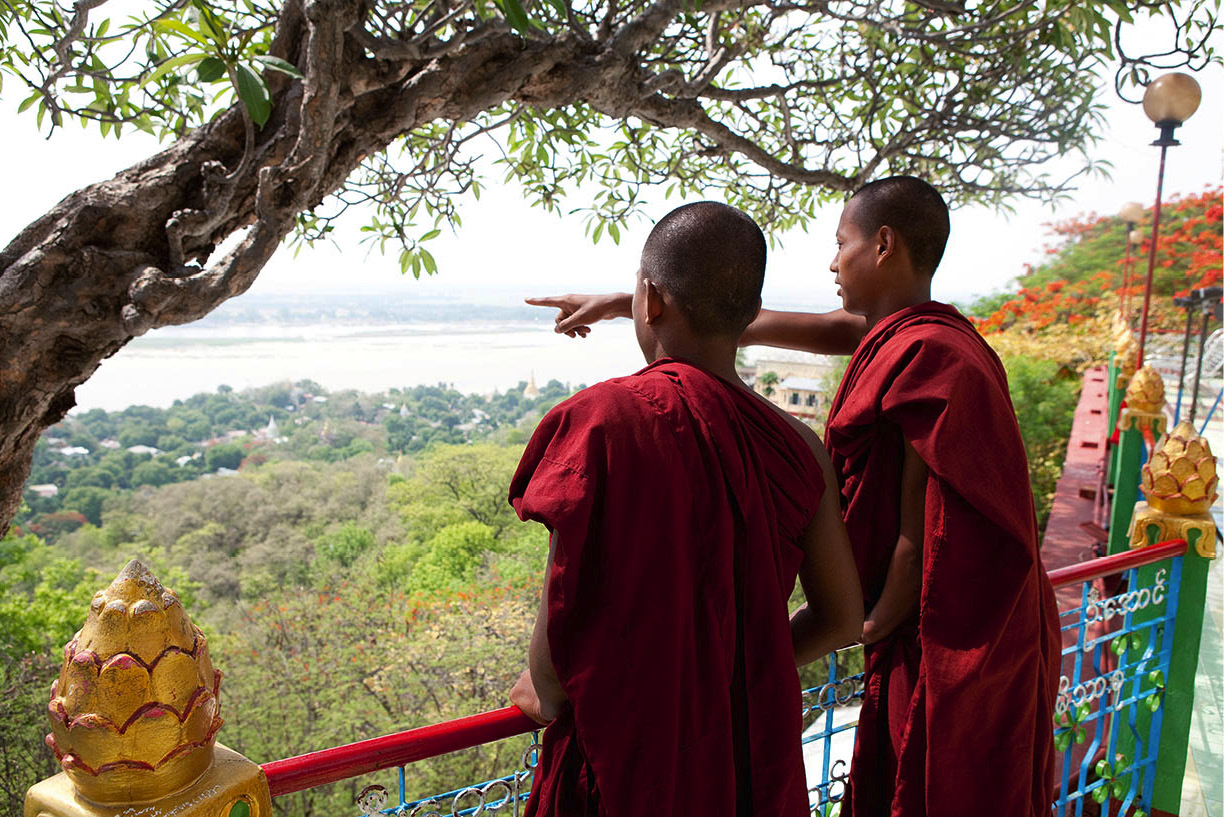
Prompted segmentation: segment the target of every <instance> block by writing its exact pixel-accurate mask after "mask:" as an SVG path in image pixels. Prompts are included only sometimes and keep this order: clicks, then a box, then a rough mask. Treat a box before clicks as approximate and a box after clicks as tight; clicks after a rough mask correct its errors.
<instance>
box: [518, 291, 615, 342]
mask: <svg viewBox="0 0 1224 817" xmlns="http://www.w3.org/2000/svg"><path fill="white" fill-rule="evenodd" d="M524 300H525V301H526V302H527V303H529V304H531V305H532V306H548V307H552V308H554V309H556V310H557V316H556V317H555V318H554V319H553V322H554V323H555V324H556V325H555V326H554V327H553V331H555V332H557V333H558V334H561V335H569V336H570V337H571V338H575V337H578V338H585V337H586V336H587V335H588V334H589V333H590V331H591V324H593V323H598V322H599V321H609V320H613V319H615V318H630V317H633V296H632V295H631V294H629V293H628V292H607V293H601V294H599V295H550V296H548V297H545V298H525V299H524Z"/></svg>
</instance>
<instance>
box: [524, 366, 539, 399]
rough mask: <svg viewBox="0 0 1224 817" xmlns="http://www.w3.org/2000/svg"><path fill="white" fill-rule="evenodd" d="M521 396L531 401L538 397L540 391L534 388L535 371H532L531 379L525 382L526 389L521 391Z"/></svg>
mask: <svg viewBox="0 0 1224 817" xmlns="http://www.w3.org/2000/svg"><path fill="white" fill-rule="evenodd" d="M523 396H524V397H526V398H529V399H531V400H534V399H535V398H537V397H539V396H540V390H539V389H538V388H536V384H535V371H534V370H533V371H532V372H531V379H530V380H528V381H527V387H526V388H524V389H523Z"/></svg>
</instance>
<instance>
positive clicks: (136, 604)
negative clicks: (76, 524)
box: [25, 560, 272, 817]
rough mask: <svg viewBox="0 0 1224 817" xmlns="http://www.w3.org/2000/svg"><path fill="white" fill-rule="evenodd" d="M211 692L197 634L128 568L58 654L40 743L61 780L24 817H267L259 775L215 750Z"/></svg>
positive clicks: (33, 798)
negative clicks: (52, 754) (56, 764)
mask: <svg viewBox="0 0 1224 817" xmlns="http://www.w3.org/2000/svg"><path fill="white" fill-rule="evenodd" d="M220 691H221V673H220V672H218V671H216V670H214V669H213V666H212V662H211V661H210V660H209V657H208V641H207V639H205V637H204V634H203V633H202V632H201V631H200V630H199V628H198V627H196V626H195V625H194V624H192V623H191V619H190V618H189V617H188V616H187V612H186V611H185V610H184V609H183V605H182V604H181V603H180V602H179V599H178V596H177V595H175V594H174V592H173V591H171V590H167V589H166V588H164V587H162V585H161V583H160V582H158V580H157V579H156V578H155V577H154V576H153V574H152V573H150V572H149V570H148V568H146V567H145V566H144V565H142V564H140V562H138V561H136V560H132V561H131V562H129V563H128V564H127V566H126V567H124V568H123V570H122V571H121V572H120V573H119V575H118V576H116V577H115V580H114V581H113V582H111V585H110V586H109V587H108V588H106V589H105V590H102V591H99V592H98V593H97V594H96V595H95V596H94V597H93V602H92V603H91V604H90V606H89V613H88V615H87V617H86V619H85V626H83V627H82V628H81V629H80V631H78V632H77V634H76V636H74V637H73V639H72V641H70V642H68V644H67V645H66V646H65V647H64V663H63V667H62V669H61V670H60V675H59V678H58V679H57V680H56V681H55V682H54V683H53V684H52V685H51V701H50V704H49V707H48V710H49V713H50V718H51V734H49V735H48V736H47V745H48V746H50V747H51V750H52V751H53V752H55V756H56V758H57V759H58V760H59V762H60V766H61V767H62V768H63V770H64V771H63V772H62V773H61V774H58V775H56V776H54V777H51V778H48V779H46V780H43V781H42V782H40V783H36V784H35V785H33V786H31V787H30V789H29V791H27V792H26V798H25V817H112V815H121V814H132V815H137V814H138V815H146V816H147V817H156V816H157V815H174V817H205V816H206V815H207V817H271V814H272V800H271V797H270V795H269V793H268V782H267V779H266V778H265V777H264V774H263V771H262V770H261V769H260V768H259V767H258V766H256V765H255V764H254V763H252V762H251V761H249V760H247V759H246V758H244V757H243V756H242V755H240V754H238V753H237V752H235V751H232V750H230V749H227V748H225V747H224V746H222V745H221V744H219V743H216V735H217V730H218V729H220V728H221V724H222V720H221V704H220V701H219V699H218V695H219V694H220ZM137 806H138V807H139V808H135V807H137Z"/></svg>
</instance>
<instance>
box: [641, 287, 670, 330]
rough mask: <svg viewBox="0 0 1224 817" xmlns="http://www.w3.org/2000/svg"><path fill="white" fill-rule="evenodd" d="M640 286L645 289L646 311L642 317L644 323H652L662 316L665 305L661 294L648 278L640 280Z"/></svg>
mask: <svg viewBox="0 0 1224 817" xmlns="http://www.w3.org/2000/svg"><path fill="white" fill-rule="evenodd" d="M642 286H643V287H645V289H646V293H645V294H646V304H645V306H646V309H645V314H644V315H643V316H642V317H643V318H644V319H645V321H646V323H648V324H650V323H654V322H655V321H657V320H658V319H659V316H660V315H662V314H663V310H664V309H665V308H666V303H665V302H664V300H663V292H662V291H661V290H660V289H659V288H658V287H657V286H655V283H654V281H652V280H650V279H649V278H643V279H642Z"/></svg>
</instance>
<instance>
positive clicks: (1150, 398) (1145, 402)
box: [1126, 366, 1165, 414]
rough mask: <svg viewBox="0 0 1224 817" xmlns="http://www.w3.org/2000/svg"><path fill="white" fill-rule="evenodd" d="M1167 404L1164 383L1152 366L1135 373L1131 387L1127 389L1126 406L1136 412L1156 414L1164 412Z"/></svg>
mask: <svg viewBox="0 0 1224 817" xmlns="http://www.w3.org/2000/svg"><path fill="white" fill-rule="evenodd" d="M1164 404H1165V387H1164V381H1163V380H1161V379H1160V375H1159V374H1157V373H1156V370H1155V369H1153V368H1152V367H1151V366H1144V367H1143V368H1142V369H1140V370H1139V371H1137V372H1135V376H1134V377H1132V378H1131V381H1130V385H1129V386H1127V387H1126V405H1127V407H1128V408H1130V409H1132V410H1134V411H1145V412H1147V413H1149V414H1155V413H1156V412H1158V411H1160V410H1162V409H1163V408H1164Z"/></svg>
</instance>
